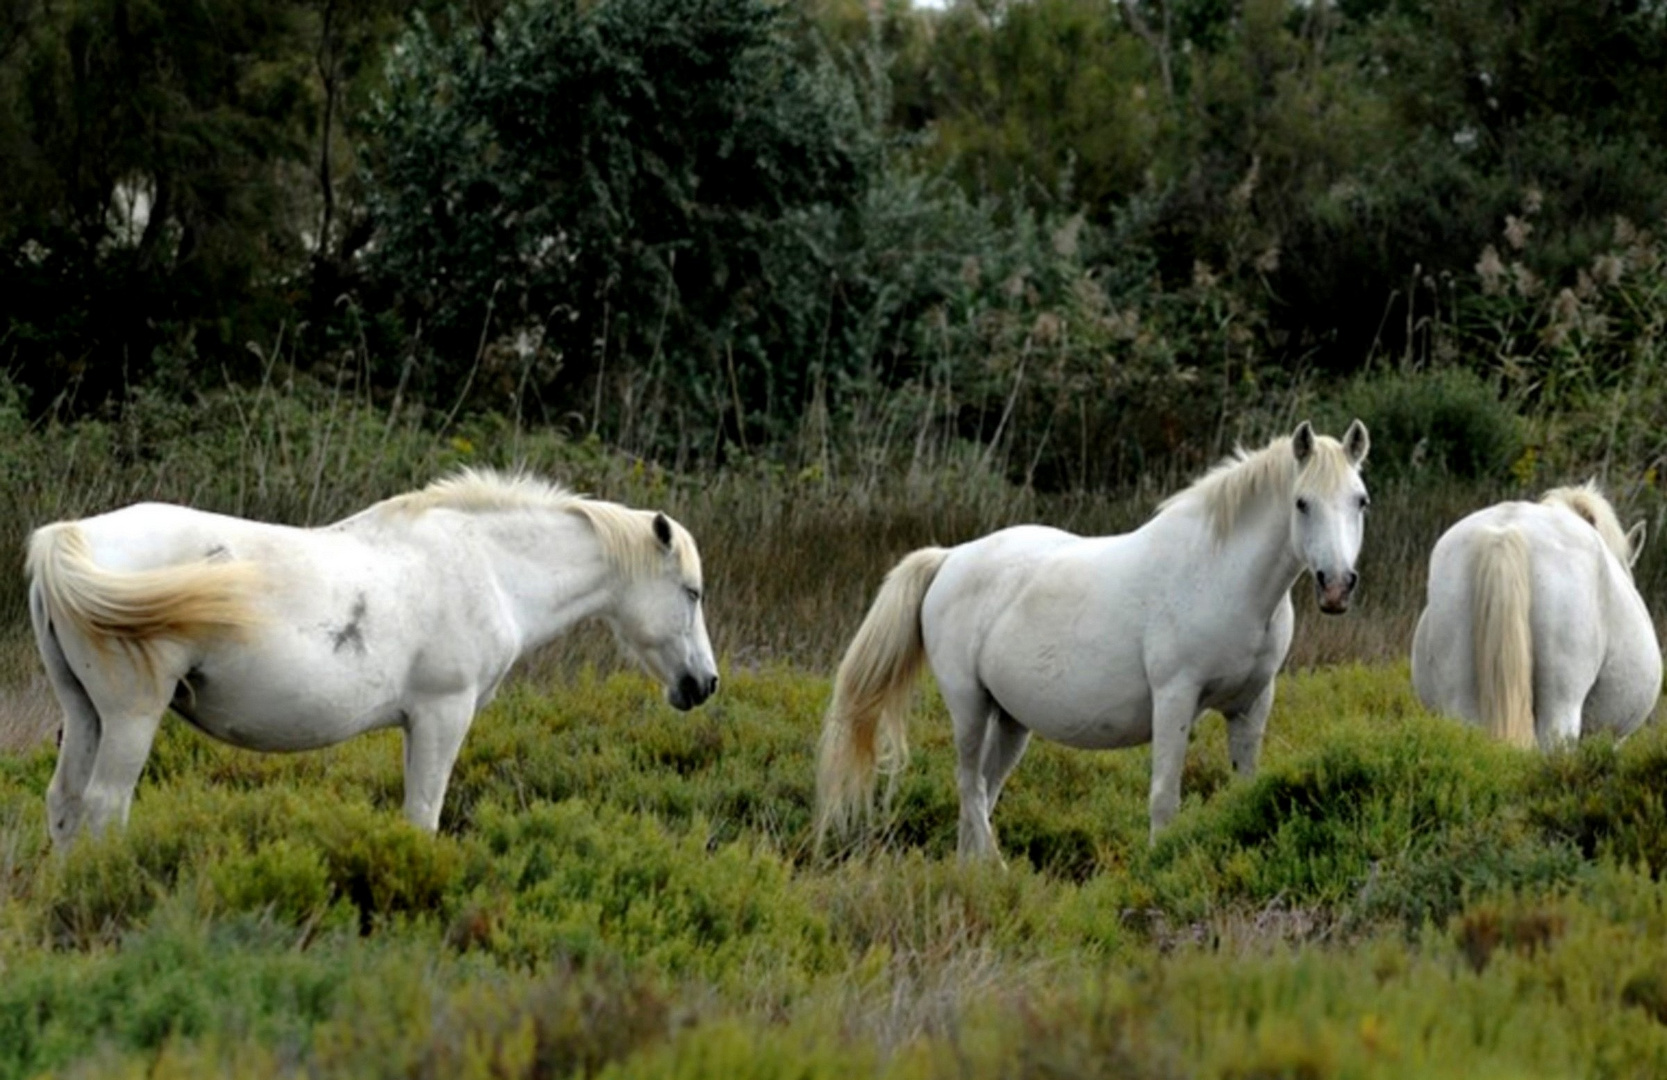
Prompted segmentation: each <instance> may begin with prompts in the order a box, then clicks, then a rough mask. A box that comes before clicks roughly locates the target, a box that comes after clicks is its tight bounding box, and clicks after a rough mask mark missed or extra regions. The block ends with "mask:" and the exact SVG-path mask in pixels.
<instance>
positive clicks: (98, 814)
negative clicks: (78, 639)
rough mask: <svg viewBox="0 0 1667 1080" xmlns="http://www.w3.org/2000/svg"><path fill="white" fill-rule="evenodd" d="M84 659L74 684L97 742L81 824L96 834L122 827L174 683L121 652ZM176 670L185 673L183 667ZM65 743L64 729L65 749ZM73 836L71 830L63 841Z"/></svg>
mask: <svg viewBox="0 0 1667 1080" xmlns="http://www.w3.org/2000/svg"><path fill="white" fill-rule="evenodd" d="M84 659H85V660H86V661H87V662H86V663H82V664H77V665H75V666H76V667H77V668H78V669H79V670H80V671H81V674H80V675H79V676H78V681H79V684H80V686H81V689H82V692H83V694H84V696H85V701H86V703H87V704H89V705H90V706H91V710H92V712H93V713H94V714H96V716H95V718H96V722H97V724H98V738H97V741H96V743H95V744H94V746H93V749H92V752H91V762H90V766H89V767H88V768H87V779H86V783H85V784H84V785H83V786H82V789H81V799H80V803H81V806H80V824H81V825H82V826H83V827H84V828H85V829H86V830H87V831H88V832H90V833H92V834H93V835H95V836H96V835H98V834H100V833H102V832H103V831H104V830H105V829H106V828H107V827H108V826H109V825H110V824H112V823H114V824H117V825H126V824H127V815H128V811H129V810H130V809H131V808H132V805H133V789H134V788H135V787H137V786H138V784H139V774H140V773H141V772H143V771H144V768H145V761H146V759H147V758H149V757H150V751H151V744H152V743H154V742H155V741H156V732H157V728H158V727H160V726H161V723H162V714H163V712H165V711H166V709H167V707H168V701H169V698H170V696H171V691H172V688H173V686H174V684H175V682H176V681H177V680H176V679H174V678H166V677H163V678H159V677H157V672H155V671H151V670H147V669H145V668H144V667H143V666H142V665H140V664H139V663H137V662H136V661H135V660H134V659H133V658H131V657H129V656H127V655H126V654H125V653H124V652H122V651H121V650H120V649H108V650H106V651H104V652H102V653H100V652H97V651H95V650H89V651H88V655H87V656H86V657H85V658H84ZM177 666H178V670H179V671H180V672H183V671H184V669H185V666H184V665H183V664H181V665H177ZM174 667H175V665H172V664H167V665H164V666H162V667H161V668H160V669H159V670H161V671H170V672H171V671H173V670H174ZM165 688H166V689H165ZM69 741H70V729H69V728H68V727H66V728H65V739H64V742H65V749H68V744H69ZM62 761H63V759H62V758H60V765H62ZM54 824H56V821H54ZM72 824H73V823H72ZM73 835H74V829H73V828H70V829H68V830H67V831H66V832H65V834H64V838H65V839H68V838H69V837H71V836H73Z"/></svg>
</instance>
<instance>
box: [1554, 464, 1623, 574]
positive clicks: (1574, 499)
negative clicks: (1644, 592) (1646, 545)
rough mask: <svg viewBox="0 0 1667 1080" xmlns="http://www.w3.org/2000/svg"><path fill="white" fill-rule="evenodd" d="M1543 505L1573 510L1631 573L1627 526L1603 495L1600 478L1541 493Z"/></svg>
mask: <svg viewBox="0 0 1667 1080" xmlns="http://www.w3.org/2000/svg"><path fill="white" fill-rule="evenodd" d="M1540 505H1542V506H1561V507H1562V508H1563V509H1565V510H1569V511H1571V512H1573V513H1574V514H1575V516H1577V517H1578V518H1580V520H1582V521H1584V522H1586V523H1587V524H1588V525H1590V526H1591V527H1592V528H1594V529H1596V530H1597V531H1598V536H1600V537H1601V538H1602V539H1603V543H1604V546H1605V547H1607V548H1608V549H1609V550H1610V551H1612V552H1614V554H1615V558H1617V559H1619V560H1620V561H1621V565H1622V566H1624V567H1626V570H1627V573H1628V574H1631V573H1632V544H1631V543H1629V542H1628V541H1627V538H1626V530H1625V529H1623V528H1621V519H1620V516H1619V515H1617V514H1616V513H1615V508H1614V507H1613V506H1611V505H1610V503H1609V500H1608V499H1607V498H1605V497H1604V494H1603V491H1602V489H1601V488H1599V487H1598V485H1597V481H1595V480H1588V481H1586V482H1585V483H1584V484H1573V485H1570V486H1568V487H1557V488H1552V489H1551V490H1550V491H1548V492H1546V493H1545V494H1544V495H1541V496H1540Z"/></svg>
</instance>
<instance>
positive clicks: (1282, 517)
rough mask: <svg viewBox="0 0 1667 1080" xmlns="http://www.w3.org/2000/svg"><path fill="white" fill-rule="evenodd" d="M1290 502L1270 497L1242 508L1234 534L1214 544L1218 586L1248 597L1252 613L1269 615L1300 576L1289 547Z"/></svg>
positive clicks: (1298, 562)
mask: <svg viewBox="0 0 1667 1080" xmlns="http://www.w3.org/2000/svg"><path fill="white" fill-rule="evenodd" d="M1289 502H1290V500H1289V499H1286V498H1278V497H1269V498H1263V499H1260V500H1258V501H1257V502H1255V503H1253V504H1250V505H1247V506H1245V507H1243V508H1242V509H1241V510H1240V512H1239V517H1238V520H1237V521H1236V522H1234V524H1233V531H1232V532H1230V533H1228V534H1227V535H1226V536H1225V537H1223V538H1222V539H1221V540H1220V541H1218V542H1217V546H1216V556H1215V558H1214V559H1213V560H1212V563H1213V565H1214V566H1215V567H1216V568H1217V569H1216V571H1215V573H1216V574H1218V575H1219V576H1220V579H1221V585H1222V586H1223V587H1224V588H1236V589H1238V590H1240V591H1241V592H1242V594H1243V595H1246V596H1248V597H1249V598H1250V601H1251V604H1250V609H1251V610H1252V611H1256V612H1263V611H1266V612H1269V613H1271V612H1272V611H1273V610H1274V608H1275V607H1277V606H1278V605H1279V603H1280V601H1281V600H1283V599H1284V598H1285V597H1286V596H1288V595H1289V594H1290V592H1291V586H1293V585H1295V584H1296V581H1297V578H1299V577H1301V576H1302V559H1301V557H1300V556H1299V555H1298V554H1297V553H1296V551H1294V550H1293V549H1292V547H1291V514H1290V509H1289ZM1209 527H1211V528H1213V527H1214V523H1213V522H1211V523H1209Z"/></svg>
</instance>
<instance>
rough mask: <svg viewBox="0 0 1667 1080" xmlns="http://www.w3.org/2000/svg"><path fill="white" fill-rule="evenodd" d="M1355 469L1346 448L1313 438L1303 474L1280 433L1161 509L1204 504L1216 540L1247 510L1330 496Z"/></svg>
mask: <svg viewBox="0 0 1667 1080" xmlns="http://www.w3.org/2000/svg"><path fill="white" fill-rule="evenodd" d="M1355 471H1356V470H1355V466H1354V463H1353V462H1352V461H1350V460H1349V455H1348V452H1347V451H1346V450H1344V449H1343V444H1342V443H1341V442H1339V441H1338V440H1336V439H1334V438H1332V437H1331V436H1329V435H1316V436H1315V437H1314V446H1313V449H1312V451H1311V452H1310V453H1309V455H1308V460H1307V461H1305V462H1303V463H1302V466H1301V468H1300V470H1299V469H1298V467H1297V460H1296V455H1295V454H1294V453H1293V452H1292V450H1291V437H1290V436H1289V435H1281V436H1279V437H1278V438H1276V439H1274V440H1273V441H1272V442H1270V443H1268V444H1267V445H1266V446H1264V447H1262V448H1261V449H1260V450H1246V449H1245V448H1244V447H1242V446H1241V447H1239V448H1237V449H1236V450H1234V451H1233V453H1232V454H1231V455H1229V456H1228V457H1226V458H1224V459H1222V460H1221V462H1219V463H1218V464H1216V465H1215V466H1214V467H1213V468H1211V469H1210V471H1209V472H1206V473H1205V474H1204V475H1203V476H1201V477H1199V478H1198V479H1197V480H1195V481H1193V483H1192V484H1191V486H1189V487H1187V488H1184V489H1183V490H1181V491H1179V492H1177V493H1176V494H1174V495H1171V496H1170V497H1169V498H1167V499H1165V500H1164V501H1163V504H1162V505H1161V506H1159V507H1158V509H1159V511H1160V512H1161V511H1163V510H1167V509H1169V508H1170V507H1171V506H1174V505H1176V504H1178V503H1181V502H1183V501H1194V500H1196V501H1198V502H1201V503H1202V504H1203V506H1204V509H1205V511H1206V512H1207V513H1208V514H1209V516H1210V521H1211V523H1212V524H1213V525H1214V527H1215V534H1216V538H1217V539H1222V538H1224V537H1226V536H1228V535H1229V534H1231V533H1232V531H1233V527H1234V526H1235V525H1236V524H1238V521H1239V519H1240V518H1241V517H1242V516H1243V515H1244V511H1245V508H1246V507H1247V506H1251V505H1254V504H1256V503H1258V502H1260V501H1262V500H1264V499H1269V498H1274V499H1290V498H1292V497H1293V496H1295V495H1297V494H1310V495H1314V496H1317V497H1323V496H1327V495H1331V494H1334V493H1335V492H1336V491H1337V490H1338V489H1339V488H1341V487H1342V486H1343V485H1344V484H1345V483H1347V482H1348V480H1349V478H1350V477H1352V476H1353V475H1354V474H1355Z"/></svg>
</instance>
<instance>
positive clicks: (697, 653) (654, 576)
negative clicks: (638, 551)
mask: <svg viewBox="0 0 1667 1080" xmlns="http://www.w3.org/2000/svg"><path fill="white" fill-rule="evenodd" d="M651 528H652V529H653V533H654V543H655V547H656V550H657V552H658V557H657V558H655V559H653V560H651V561H650V564H649V565H648V566H647V567H646V568H644V569H642V570H640V571H639V572H637V573H634V574H632V575H631V576H630V577H629V579H628V580H627V581H626V582H625V584H624V587H623V593H622V595H621V596H620V598H619V602H618V604H617V605H616V606H615V609H614V614H613V617H612V619H611V620H610V621H611V622H612V623H613V626H614V630H615V631H616V632H617V634H618V635H619V637H620V639H621V640H622V641H624V643H625V644H626V646H627V647H628V648H629V649H630V651H631V652H633V653H635V654H636V656H637V657H638V658H639V659H640V660H641V661H642V662H643V664H644V666H646V667H647V668H648V670H649V671H650V672H652V673H653V674H654V676H655V678H657V679H659V680H660V681H661V682H662V683H664V684H665V687H666V700H667V701H668V702H670V704H671V706H672V707H673V708H675V709H680V710H685V711H686V710H688V709H692V708H694V707H695V706H696V705H699V704H700V703H701V702H703V701H705V700H706V699H707V698H709V697H711V696H712V695H713V693H715V692H716V691H717V689H718V665H717V661H716V660H714V659H713V657H712V641H711V639H710V638H708V637H707V634H706V617H705V614H704V612H703V611H702V594H701V569H700V555H699V553H698V552H697V551H696V550H695V543H694V539H693V538H692V537H691V536H690V535H689V533H688V530H686V529H684V528H683V526H681V525H679V524H677V523H676V522H675V521H672V520H671V519H670V518H668V517H666V515H664V514H655V515H654V518H653V523H652V526H651Z"/></svg>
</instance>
